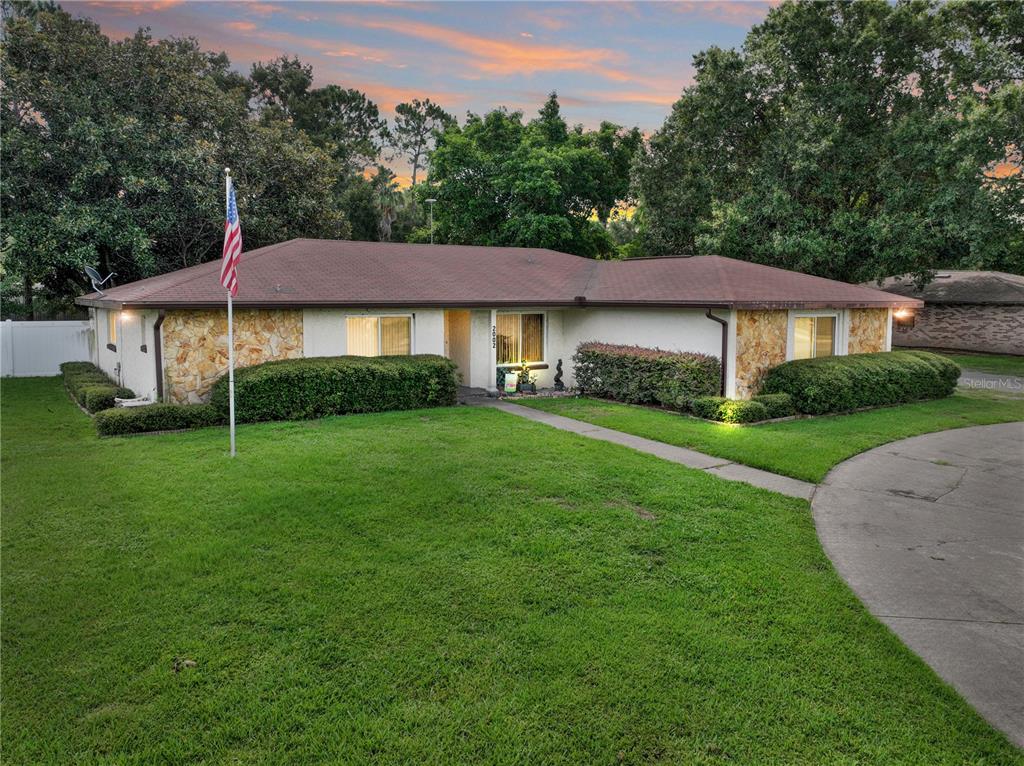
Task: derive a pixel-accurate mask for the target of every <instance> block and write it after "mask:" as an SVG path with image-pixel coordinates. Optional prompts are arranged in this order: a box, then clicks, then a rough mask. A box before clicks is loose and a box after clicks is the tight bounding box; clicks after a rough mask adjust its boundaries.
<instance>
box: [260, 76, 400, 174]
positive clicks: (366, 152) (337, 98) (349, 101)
mask: <svg viewBox="0 0 1024 766" xmlns="http://www.w3.org/2000/svg"><path fill="white" fill-rule="evenodd" d="M249 78H250V80H251V82H252V89H253V94H254V101H255V107H256V111H257V114H259V115H260V117H261V119H262V120H263V121H264V122H268V121H269V122H273V121H278V120H287V121H289V122H291V123H292V124H293V125H294V126H295V127H296V128H299V129H301V130H303V131H305V133H306V134H307V135H308V136H309V137H310V138H311V139H313V141H314V143H316V144H317V145H318V146H320V147H322V148H324V149H326V150H327V151H328V152H330V153H331V155H332V156H333V157H334V158H335V159H336V160H337V161H338V163H339V164H340V166H341V168H342V170H343V174H344V176H345V179H343V180H347V176H349V175H351V174H356V173H361V172H362V171H363V170H364V169H365V168H366V167H367V166H369V165H371V164H373V163H375V162H376V161H377V158H378V157H379V156H380V151H381V148H382V147H383V146H384V144H385V143H386V142H387V139H388V129H387V121H386V120H384V119H382V118H381V116H380V112H379V110H378V109H377V105H376V104H374V103H373V102H372V101H370V99H368V98H367V97H366V94H365V93H362V92H360V91H358V90H354V89H352V88H342V87H341V86H339V85H333V84H332V85H326V86H324V87H322V88H312V89H311V86H312V84H313V68H312V67H311V66H310V65H308V64H303V63H302V62H301V61H300V60H299V59H298V58H289V57H287V56H281V57H280V58H276V59H274V60H273V61H270V62H267V63H263V62H257V63H255V64H253V65H252V70H251V73H250V75H249Z"/></svg>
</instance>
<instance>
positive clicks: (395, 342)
mask: <svg viewBox="0 0 1024 766" xmlns="http://www.w3.org/2000/svg"><path fill="white" fill-rule="evenodd" d="M345 325H346V332H347V335H348V353H349V354H351V355H352V356H408V355H409V354H411V353H412V317H409V316H385V317H347V318H346V319H345Z"/></svg>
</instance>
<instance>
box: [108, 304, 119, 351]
mask: <svg viewBox="0 0 1024 766" xmlns="http://www.w3.org/2000/svg"><path fill="white" fill-rule="evenodd" d="M107 343H109V344H110V345H112V346H116V345H117V312H116V311H108V312H107Z"/></svg>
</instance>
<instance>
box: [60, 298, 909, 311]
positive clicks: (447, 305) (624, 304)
mask: <svg viewBox="0 0 1024 766" xmlns="http://www.w3.org/2000/svg"><path fill="white" fill-rule="evenodd" d="M75 303H77V304H78V305H79V306H90V307H92V308H103V309H115V310H118V311H131V310H144V309H220V308H225V307H226V305H227V304H226V302H225V301H216V302H213V301H193V302H184V301H160V302H152V303H149V302H144V301H123V302H122V301H112V300H96V299H92V298H88V299H83V298H79V299H77V300H76V301H75ZM520 306H525V307H537V308H590V307H595V308H648V309H656V308H672V309H705V310H706V309H716V310H723V311H724V310H729V309H744V310H750V311H771V310H778V311H781V310H787V309H860V308H882V309H884V308H921V307H922V306H924V302H923V301H920V300H917V299H914V298H908V299H904V300H893V301H831V302H830V301H774V302H773V301H743V302H732V303H731V302H727V301H726V302H718V303H708V302H696V301H694V302H687V301H589V300H588V301H578V300H572V301H529V300H516V301H358V302H356V301H347V302H343V301H323V302H319V303H318V302H311V301H296V302H295V303H287V302H284V301H237V300H236V301H235V308H237V309H375V308H423V309H429V308H438V309H490V308H516V307H520Z"/></svg>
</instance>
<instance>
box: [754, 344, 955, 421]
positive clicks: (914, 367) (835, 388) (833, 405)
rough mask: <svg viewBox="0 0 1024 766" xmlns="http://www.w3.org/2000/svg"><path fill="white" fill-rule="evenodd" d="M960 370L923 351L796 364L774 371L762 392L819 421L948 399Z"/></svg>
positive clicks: (780, 366)
mask: <svg viewBox="0 0 1024 766" xmlns="http://www.w3.org/2000/svg"><path fill="white" fill-rule="evenodd" d="M959 377H960V368H959V367H958V366H957V365H956V364H955V363H954V362H952V361H950V360H949V359H948V358H946V357H943V356H940V355H938V354H932V353H929V352H927V351H886V352H881V353H876V354H853V355H851V356H826V357H819V358H817V359H801V360H798V361H794V362H786V363H785V364H780V365H779V366H778V367H774V368H772V369H771V370H769V371H768V373H767V374H766V375H765V378H764V382H763V384H762V386H761V392H762V393H765V394H778V393H786V394H789V395H790V396H791V397H792V398H793V405H794V406H795V407H796V409H797V410H798V411H799V412H804V413H807V414H809V415H822V414H825V413H829V412H848V411H850V410H855V409H859V408H861V407H880V406H883V405H887V404H900V403H902V402H913V401H917V400H920V399H937V398H939V397H943V396H949V395H950V394H952V393H953V391H954V389H955V388H956V382H957V379H958V378H959Z"/></svg>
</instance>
